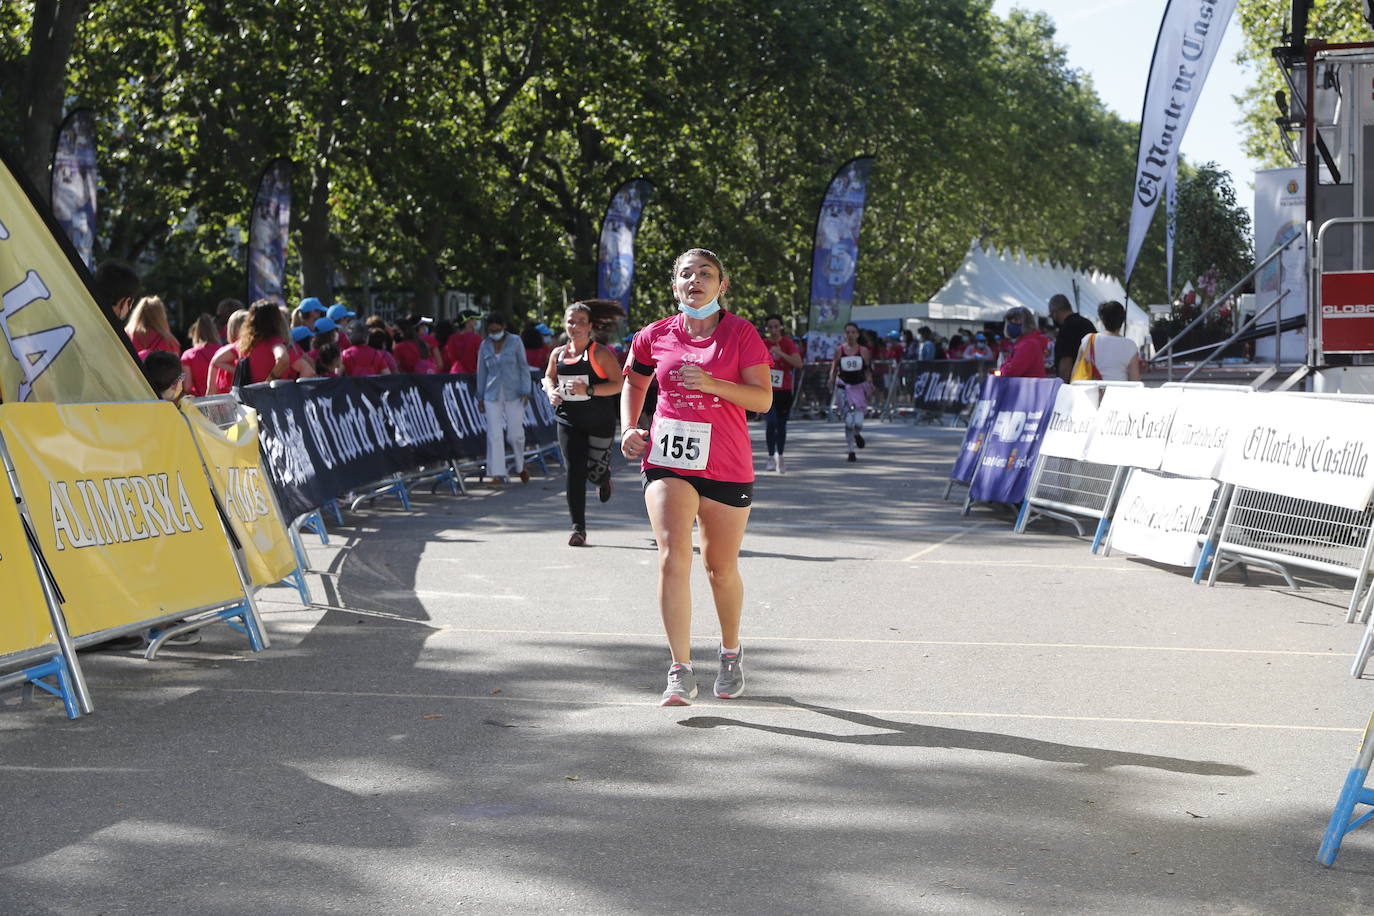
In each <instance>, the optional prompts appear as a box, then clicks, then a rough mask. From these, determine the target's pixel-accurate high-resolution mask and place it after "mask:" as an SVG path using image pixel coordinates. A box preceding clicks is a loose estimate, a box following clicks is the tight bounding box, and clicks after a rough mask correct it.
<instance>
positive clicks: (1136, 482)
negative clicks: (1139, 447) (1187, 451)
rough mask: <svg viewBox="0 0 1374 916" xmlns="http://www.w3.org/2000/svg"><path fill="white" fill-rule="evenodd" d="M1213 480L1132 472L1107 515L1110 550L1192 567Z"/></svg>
mask: <svg viewBox="0 0 1374 916" xmlns="http://www.w3.org/2000/svg"><path fill="white" fill-rule="evenodd" d="M1216 493H1217V482H1216V481H1215V480H1189V479H1186V478H1182V477H1162V476H1160V475H1159V474H1151V473H1149V472H1148V471H1135V472H1133V473H1132V474H1131V476H1130V479H1129V480H1127V481H1126V486H1125V487H1124V488H1123V489H1122V491H1121V499H1120V501H1118V502H1117V504H1116V512H1115V513H1114V514H1113V515H1112V549H1113V550H1121V551H1124V552H1126V553H1132V554H1135V555H1136V556H1138V557H1145V558H1146V559H1147V560H1154V561H1155V562H1157V563H1168V564H1169V565H1171V566H1196V565H1197V561H1198V557H1199V555H1200V554H1201V549H1202V544H1201V539H1202V535H1203V532H1204V526H1205V525H1206V524H1207V509H1208V508H1209V507H1210V506H1211V504H1212V498H1213V497H1215V496H1216Z"/></svg>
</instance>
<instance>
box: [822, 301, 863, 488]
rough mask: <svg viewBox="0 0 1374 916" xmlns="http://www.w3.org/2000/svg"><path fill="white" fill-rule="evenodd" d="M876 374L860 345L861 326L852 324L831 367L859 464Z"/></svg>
mask: <svg viewBox="0 0 1374 916" xmlns="http://www.w3.org/2000/svg"><path fill="white" fill-rule="evenodd" d="M872 372H873V369H872V354H870V353H869V350H868V347H865V346H863V345H862V344H860V343H859V326H858V325H857V324H854V322H852V321H851V322H850V323H849V324H847V325H845V326H844V343H842V344H840V346H839V347H838V348H837V349H836V350H835V361H834V362H833V363H831V364H830V381H831V384H832V385H833V386H834V389H835V401H836V406H838V408H839V410H840V416H841V417H843V418H844V438H845V442H846V444H847V445H848V446H849V460H850V461H857V460H858V458H857V457H856V456H855V454H854V450H855V449H856V448H863V447H864V412H865V411H867V410H868V391H869V388H870V387H871V385H872V381H873V377H872Z"/></svg>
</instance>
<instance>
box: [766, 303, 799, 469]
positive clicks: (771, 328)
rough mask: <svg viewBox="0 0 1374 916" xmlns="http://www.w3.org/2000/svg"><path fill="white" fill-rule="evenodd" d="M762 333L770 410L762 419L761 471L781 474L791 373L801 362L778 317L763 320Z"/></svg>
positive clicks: (789, 403) (785, 442) (785, 443)
mask: <svg viewBox="0 0 1374 916" xmlns="http://www.w3.org/2000/svg"><path fill="white" fill-rule="evenodd" d="M763 330H764V338H765V339H764V342H765V343H766V344H767V345H768V353H769V355H770V356H771V357H772V362H771V363H769V366H768V374H769V376H771V378H772V384H773V406H772V408H770V409H769V411H768V413H767V414H765V415H764V418H763V423H764V426H763V436H764V440H765V442H766V443H767V445H768V464H767V465H766V467H765V470H769V471H777V472H778V473H779V474H782V473H785V468H784V467H783V458H782V453H783V450H784V449H785V448H786V447H787V413H788V411H790V410H791V409H792V373H793V372H794V371H795V370H797V369H800V368H801V364H802V358H801V354H800V353H798V352H797V345H796V344H794V343H793V342H792V338H790V337H788V336H787V335H786V334H784V333H783V332H782V316H781V315H769V316H768V317H767V318H765V319H764V320H763ZM775 456H776V457H775Z"/></svg>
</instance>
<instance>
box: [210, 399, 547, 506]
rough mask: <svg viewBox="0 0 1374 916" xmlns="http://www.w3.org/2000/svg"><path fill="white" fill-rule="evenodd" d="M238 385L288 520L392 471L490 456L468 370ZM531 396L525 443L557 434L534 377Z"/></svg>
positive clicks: (537, 442) (542, 441)
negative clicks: (256, 423) (254, 415)
mask: <svg viewBox="0 0 1374 916" xmlns="http://www.w3.org/2000/svg"><path fill="white" fill-rule="evenodd" d="M235 393H236V394H237V396H238V398H239V400H240V401H242V402H243V403H244V404H245V405H247V406H249V407H252V408H253V409H254V410H256V411H257V412H258V415H259V418H260V423H261V441H262V453H263V459H264V464H265V465H266V467H267V472H268V474H269V475H270V476H271V478H272V485H273V486H274V487H275V488H276V491H277V498H278V499H279V500H280V501H281V505H282V511H283V512H284V513H285V515H286V517H287V518H288V519H291V518H295V517H297V516H299V515H303V514H305V513H307V512H310V511H312V510H314V509H317V508H319V507H320V506H321V505H323V504H324V503H325V502H326V501H327V500H330V499H333V498H334V497H336V496H338V495H339V494H340V493H344V492H347V491H349V490H353V489H357V488H359V487H361V486H363V485H365V484H368V483H372V482H374V481H378V480H382V479H384V478H386V477H389V476H391V475H393V474H398V473H405V472H407V471H412V470H415V469H416V468H418V467H421V466H422V465H428V464H434V463H440V462H446V461H450V460H455V461H463V460H468V459H480V458H482V457H483V456H484V455H485V454H486V441H487V438H486V437H487V422H486V416H485V415H484V414H483V413H482V412H481V411H480V410H479V409H478V400H477V395H476V384H475V377H474V376H471V375H380V376H369V377H366V378H333V379H312V380H308V381H304V382H287V383H281V382H278V383H272V384H264V385H249V386H247V387H246V388H239V389H236V390H235ZM530 395H531V397H530V399H529V402H528V404H527V405H526V407H525V446H526V448H529V447H531V446H534V445H548V444H550V443H552V442H554V441H555V440H556V438H557V434H556V432H555V429H554V417H553V408H552V406H550V404H549V402H548V399H547V398H545V397H544V396H543V394H542V392H540V391H539V390H538V388H537V386H535V385H534V383H533V380H531V384H530Z"/></svg>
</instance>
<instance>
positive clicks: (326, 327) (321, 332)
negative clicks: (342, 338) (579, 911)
mask: <svg viewBox="0 0 1374 916" xmlns="http://www.w3.org/2000/svg"><path fill="white" fill-rule="evenodd" d="M331 345H332V346H333V347H334V351H335V355H337V354H338V353H339V326H338V325H337V324H335V323H334V322H333V321H331V320H329V319H328V318H321V319H320V320H318V321H316V322H315V336H314V337H313V338H311V340H310V349H309V350H308V351H307V352H306V354H305V355H306V357H307V358H308V359H311V360H314V362H315V366H316V370H317V371H318V368H319V364H320V351H321V350H323V349H324V348H325V347H326V346H331Z"/></svg>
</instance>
